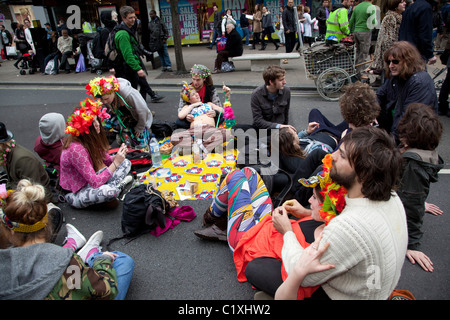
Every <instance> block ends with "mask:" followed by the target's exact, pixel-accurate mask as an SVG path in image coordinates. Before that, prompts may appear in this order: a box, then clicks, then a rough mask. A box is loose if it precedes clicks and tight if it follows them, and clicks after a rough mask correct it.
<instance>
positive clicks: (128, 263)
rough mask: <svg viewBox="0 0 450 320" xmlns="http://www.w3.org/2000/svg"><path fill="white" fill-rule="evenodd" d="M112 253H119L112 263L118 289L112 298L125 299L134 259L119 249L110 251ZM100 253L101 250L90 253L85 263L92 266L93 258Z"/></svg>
mask: <svg viewBox="0 0 450 320" xmlns="http://www.w3.org/2000/svg"><path fill="white" fill-rule="evenodd" d="M112 253H115V254H118V255H119V256H118V257H115V259H114V262H113V264H112V266H113V268H114V270H116V275H117V289H118V291H119V293H118V294H117V296H116V298H115V299H114V300H125V297H126V295H127V292H128V288H129V287H130V282H131V278H132V277H133V270H134V260H133V259H132V258H131V257H130V256H129V255H126V254H125V253H122V252H120V251H112ZM101 254H102V252H96V253H94V254H92V255H91V256H90V257H89V258H88V261H87V264H88V265H89V266H90V267H91V268H92V265H93V261H94V258H95V257H97V256H98V255H101Z"/></svg>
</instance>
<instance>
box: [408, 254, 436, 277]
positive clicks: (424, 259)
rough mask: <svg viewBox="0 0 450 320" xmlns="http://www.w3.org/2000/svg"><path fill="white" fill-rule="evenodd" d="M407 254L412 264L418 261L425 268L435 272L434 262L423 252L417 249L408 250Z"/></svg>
mask: <svg viewBox="0 0 450 320" xmlns="http://www.w3.org/2000/svg"><path fill="white" fill-rule="evenodd" d="M406 256H407V257H408V259H409V261H410V262H411V263H412V264H415V263H416V261H417V263H418V264H419V266H421V267H422V269H423V270H425V271H429V272H433V270H434V268H433V262H431V260H430V258H428V256H426V255H425V254H424V253H423V252H421V251H417V250H406Z"/></svg>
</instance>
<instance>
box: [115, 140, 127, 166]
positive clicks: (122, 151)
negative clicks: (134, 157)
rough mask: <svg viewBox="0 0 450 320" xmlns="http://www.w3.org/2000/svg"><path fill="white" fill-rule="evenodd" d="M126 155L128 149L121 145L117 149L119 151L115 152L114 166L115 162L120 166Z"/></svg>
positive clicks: (123, 144)
mask: <svg viewBox="0 0 450 320" xmlns="http://www.w3.org/2000/svg"><path fill="white" fill-rule="evenodd" d="M127 153H128V148H127V146H126V145H125V143H122V145H121V146H120V148H119V151H117V153H116V155H115V157H114V162H115V164H116V165H117V162H118V164H119V165H120V164H121V163H122V162H123V161H124V160H125V158H126V156H127ZM116 161H117V162H116Z"/></svg>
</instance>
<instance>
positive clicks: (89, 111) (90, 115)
mask: <svg viewBox="0 0 450 320" xmlns="http://www.w3.org/2000/svg"><path fill="white" fill-rule="evenodd" d="M101 106H102V103H101V102H100V101H94V100H91V99H90V98H86V99H84V100H83V101H81V102H80V108H77V109H75V110H74V112H73V114H71V115H70V116H69V118H68V119H67V123H66V130H65V132H66V133H69V134H71V135H73V136H79V135H80V134H81V135H83V134H89V127H90V126H91V125H92V122H93V121H94V119H95V117H98V118H99V121H100V122H102V121H103V120H104V119H108V118H110V117H111V116H110V115H109V114H108V113H107V112H106V108H102V107H101Z"/></svg>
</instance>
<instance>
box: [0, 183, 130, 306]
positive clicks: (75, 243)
mask: <svg viewBox="0 0 450 320" xmlns="http://www.w3.org/2000/svg"><path fill="white" fill-rule="evenodd" d="M66 228H67V232H68V233H67V239H68V240H67V242H66V244H65V245H64V246H63V247H60V246H58V245H55V244H52V243H48V242H49V241H50V239H51V237H52V225H51V220H50V219H49V210H48V207H47V204H46V201H45V189H44V188H43V187H42V186H41V185H39V184H33V183H31V182H30V181H29V180H25V179H24V180H20V181H19V183H18V185H17V189H16V191H14V192H13V193H12V194H10V195H9V196H8V197H7V198H6V200H5V206H4V208H2V209H0V231H1V232H0V235H1V236H2V237H4V238H5V239H6V240H7V242H9V243H10V244H11V246H12V247H11V248H7V249H2V250H0V283H1V284H2V285H1V288H0V300H42V299H47V300H81V299H114V298H117V299H124V298H125V296H126V293H127V291H128V287H129V284H130V281H131V277H132V273H133V269H134V261H133V260H132V259H131V258H130V257H129V256H127V255H125V254H123V253H120V252H114V253H113V252H103V253H102V252H100V248H99V245H100V242H101V240H102V237H103V232H102V231H97V232H96V233H94V235H93V236H92V237H91V238H90V239H89V240H88V241H87V242H86V239H85V238H84V237H83V235H82V234H81V233H80V232H79V231H78V230H76V229H75V227H73V226H72V225H69V224H68V225H66ZM80 247H82V248H81V250H80V251H78V253H75V251H77V250H78V249H80ZM19 262H20V264H18V263H19ZM86 264H88V265H89V266H87V265H86Z"/></svg>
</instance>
